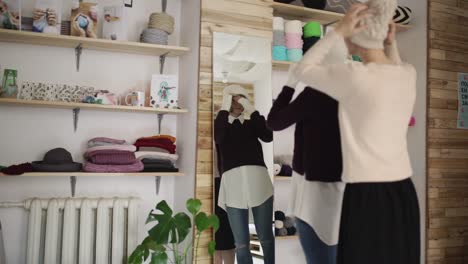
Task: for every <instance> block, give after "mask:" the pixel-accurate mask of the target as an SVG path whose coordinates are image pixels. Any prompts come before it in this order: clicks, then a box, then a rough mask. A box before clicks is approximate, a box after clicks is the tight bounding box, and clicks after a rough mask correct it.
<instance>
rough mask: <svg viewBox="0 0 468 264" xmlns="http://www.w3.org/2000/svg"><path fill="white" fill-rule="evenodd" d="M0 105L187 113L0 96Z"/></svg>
mask: <svg viewBox="0 0 468 264" xmlns="http://www.w3.org/2000/svg"><path fill="white" fill-rule="evenodd" d="M0 105H15V106H31V107H44V108H61V109H76V108H79V109H90V110H104V111H114V112H143V113H156V114H183V113H188V110H186V109H169V108H153V107H137V106H126V105H100V104H85V103H68V102H52V101H38V100H21V99H12V98H0Z"/></svg>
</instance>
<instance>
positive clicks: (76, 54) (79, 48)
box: [75, 43, 83, 72]
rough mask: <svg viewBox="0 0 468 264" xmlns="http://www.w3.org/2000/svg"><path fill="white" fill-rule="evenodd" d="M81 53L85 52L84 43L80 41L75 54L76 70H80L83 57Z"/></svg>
mask: <svg viewBox="0 0 468 264" xmlns="http://www.w3.org/2000/svg"><path fill="white" fill-rule="evenodd" d="M81 53H83V44H82V43H80V44H78V46H76V48H75V56H76V58H75V59H76V71H77V72H79V71H80V59H81Z"/></svg>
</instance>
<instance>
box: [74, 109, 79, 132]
mask: <svg viewBox="0 0 468 264" xmlns="http://www.w3.org/2000/svg"><path fill="white" fill-rule="evenodd" d="M79 117H80V108H73V131H74V132H76V130H77V129H78V119H79Z"/></svg>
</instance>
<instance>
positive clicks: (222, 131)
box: [214, 110, 229, 144]
mask: <svg viewBox="0 0 468 264" xmlns="http://www.w3.org/2000/svg"><path fill="white" fill-rule="evenodd" d="M228 117H229V112H228V111H224V110H221V111H219V112H218V115H217V116H216V119H215V124H214V139H215V142H216V144H220V143H221V142H223V141H224V138H225V135H226V131H227V129H228V126H229V123H228Z"/></svg>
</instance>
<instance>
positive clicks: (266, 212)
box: [227, 196, 275, 264]
mask: <svg viewBox="0 0 468 264" xmlns="http://www.w3.org/2000/svg"><path fill="white" fill-rule="evenodd" d="M252 213H253V218H254V222H255V230H257V234H258V238H259V239H260V244H261V245H262V249H263V259H264V263H265V264H274V263H275V237H274V235H273V225H272V219H273V196H272V197H270V198H269V199H268V200H266V201H265V202H264V203H263V204H261V205H259V206H257V207H252ZM227 214H228V218H229V223H230V224H231V229H232V233H233V235H234V240H235V242H236V258H237V263H238V264H252V263H253V260H252V254H251V253H250V232H249V210H248V209H237V208H232V207H227Z"/></svg>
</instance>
